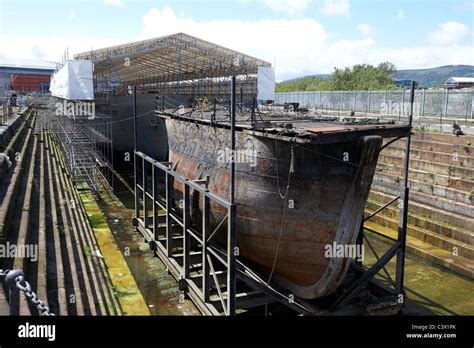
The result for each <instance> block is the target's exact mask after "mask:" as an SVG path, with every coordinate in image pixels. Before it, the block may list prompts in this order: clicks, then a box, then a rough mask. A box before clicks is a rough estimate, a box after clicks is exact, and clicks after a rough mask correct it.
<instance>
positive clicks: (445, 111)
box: [444, 89, 449, 118]
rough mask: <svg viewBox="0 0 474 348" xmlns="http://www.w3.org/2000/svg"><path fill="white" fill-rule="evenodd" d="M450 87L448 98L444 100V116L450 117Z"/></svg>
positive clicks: (447, 92)
mask: <svg viewBox="0 0 474 348" xmlns="http://www.w3.org/2000/svg"><path fill="white" fill-rule="evenodd" d="M448 102H449V89H446V100H445V101H444V117H445V118H447V117H448Z"/></svg>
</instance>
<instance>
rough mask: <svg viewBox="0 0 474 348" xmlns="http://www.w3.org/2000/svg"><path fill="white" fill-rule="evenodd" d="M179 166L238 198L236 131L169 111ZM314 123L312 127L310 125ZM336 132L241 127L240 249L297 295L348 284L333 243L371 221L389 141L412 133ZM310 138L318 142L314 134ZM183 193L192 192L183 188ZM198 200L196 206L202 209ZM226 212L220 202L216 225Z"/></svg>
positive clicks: (352, 237)
mask: <svg viewBox="0 0 474 348" xmlns="http://www.w3.org/2000/svg"><path fill="white" fill-rule="evenodd" d="M161 117H163V118H164V119H165V123H166V130H167V134H168V145H169V161H170V162H171V163H172V165H173V168H174V169H175V170H176V172H177V173H179V174H180V175H183V176H184V177H186V178H189V179H203V178H205V177H206V176H209V186H208V188H209V190H210V191H211V192H213V193H215V194H216V195H218V196H220V197H223V198H227V197H228V196H229V179H230V176H229V166H230V164H229V161H225V160H223V154H224V155H225V151H226V149H227V147H228V146H229V144H230V136H231V133H230V128H229V126H228V125H215V124H209V123H208V122H207V121H198V120H194V119H193V120H191V119H186V118H185V117H180V116H171V115H167V116H165V115H161ZM306 127H309V125H306ZM353 130H354V131H352V132H351V131H350V130H348V129H345V128H341V127H336V128H334V127H332V128H331V127H327V128H322V129H320V131H319V132H318V129H313V131H311V132H305V136H296V135H294V134H290V135H282V134H281V132H274V131H273V132H271V131H270V132H268V131H258V130H255V129H251V128H249V127H245V126H243V127H239V126H238V127H237V131H236V144H237V146H236V148H237V149H240V151H242V150H243V151H242V152H241V153H244V154H253V155H254V159H253V160H252V159H251V158H250V159H249V158H247V159H248V161H239V160H238V156H237V157H236V162H237V163H236V171H235V180H236V185H235V187H236V193H235V200H236V203H237V222H236V223H237V243H238V247H239V252H240V255H241V256H243V257H245V258H248V259H250V260H252V261H253V262H255V263H256V264H258V265H259V266H261V267H262V268H263V269H265V270H266V271H267V272H268V273H269V278H272V279H274V280H276V281H277V282H279V283H280V284H281V285H282V286H284V287H285V288H287V289H288V290H289V291H291V292H292V293H293V294H294V295H296V296H299V297H301V298H305V299H314V298H318V297H322V296H325V295H328V294H330V293H331V292H332V291H334V290H335V289H336V288H337V287H338V285H339V284H340V283H341V282H342V280H343V279H344V277H345V275H346V272H347V269H348V266H349V264H350V260H351V259H350V258H348V257H328V256H327V253H326V251H327V250H328V247H330V246H332V245H334V243H336V244H337V245H342V246H344V245H354V244H355V242H356V238H357V234H358V232H359V229H360V225H361V220H362V218H363V212H364V208H365V205H366V202H367V197H368V194H369V190H370V186H371V183H372V179H373V176H374V172H375V167H376V164H377V160H378V154H379V151H380V148H381V146H382V139H383V137H394V136H400V135H401V134H403V133H406V132H407V128H406V127H405V128H404V127H380V128H377V127H373V126H366V127H360V128H359V129H357V127H354V129H353ZM308 134H309V136H308ZM175 189H176V190H177V191H180V192H182V187H180V186H179V184H175ZM201 201H202V200H199V199H195V200H194V206H193V207H192V209H198V210H199V209H201V207H200V206H199V203H198V202H201ZM225 215H226V211H221V210H220V209H219V207H218V206H211V224H212V225H214V227H215V226H216V225H217V224H218V223H219V221H221V220H222V219H223V218H224V217H225Z"/></svg>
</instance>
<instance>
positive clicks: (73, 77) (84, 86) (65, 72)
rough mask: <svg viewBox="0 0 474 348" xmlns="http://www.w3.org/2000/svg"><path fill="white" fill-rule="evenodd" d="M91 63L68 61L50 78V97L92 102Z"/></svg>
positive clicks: (86, 61)
mask: <svg viewBox="0 0 474 348" xmlns="http://www.w3.org/2000/svg"><path fill="white" fill-rule="evenodd" d="M92 70H93V67H92V61H90V60H70V61H68V62H67V63H66V64H65V65H64V66H63V67H62V68H61V69H60V70H59V71H57V72H56V73H55V74H54V75H53V77H52V78H51V85H50V87H49V90H50V92H51V95H52V96H54V97H58V98H63V99H67V100H94V84H93V80H92Z"/></svg>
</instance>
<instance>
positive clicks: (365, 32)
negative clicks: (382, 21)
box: [357, 24, 374, 38]
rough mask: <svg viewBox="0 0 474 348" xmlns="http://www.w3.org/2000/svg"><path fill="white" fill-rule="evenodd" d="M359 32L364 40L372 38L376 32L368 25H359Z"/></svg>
mask: <svg viewBox="0 0 474 348" xmlns="http://www.w3.org/2000/svg"><path fill="white" fill-rule="evenodd" d="M357 30H359V33H360V35H361V36H362V37H363V38H369V37H371V36H372V33H373V32H374V28H373V27H371V26H370V25H368V24H359V25H358V26H357Z"/></svg>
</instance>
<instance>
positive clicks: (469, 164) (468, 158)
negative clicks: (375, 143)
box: [382, 144, 474, 172]
mask: <svg viewBox="0 0 474 348" xmlns="http://www.w3.org/2000/svg"><path fill="white" fill-rule="evenodd" d="M400 145H401V144H399V146H400ZM382 154H384V155H391V156H397V157H400V158H404V157H405V149H404V148H402V147H395V146H392V145H391V146H388V147H386V148H385V149H384V150H383V151H382ZM473 154H474V151H473V152H472V153H468V154H466V155H464V154H461V153H458V152H454V153H452V154H450V153H443V152H435V151H430V150H420V149H416V148H414V147H411V150H410V159H418V160H425V161H431V162H435V163H442V164H448V165H449V164H451V165H452V166H458V167H462V168H467V169H470V170H471V171H473V172H474V156H473Z"/></svg>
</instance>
